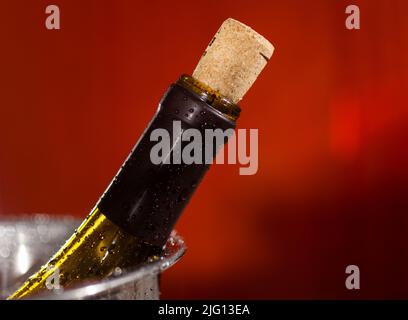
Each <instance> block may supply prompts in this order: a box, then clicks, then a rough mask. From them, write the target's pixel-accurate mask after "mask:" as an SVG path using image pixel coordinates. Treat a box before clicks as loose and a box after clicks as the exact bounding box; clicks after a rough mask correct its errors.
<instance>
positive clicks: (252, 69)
mask: <svg viewBox="0 0 408 320" xmlns="http://www.w3.org/2000/svg"><path fill="white" fill-rule="evenodd" d="M273 50H274V47H273V45H272V44H271V43H270V42H269V41H268V40H266V39H265V38H264V37H263V36H261V35H260V34H259V33H257V32H255V31H254V30H252V29H251V28H250V27H248V26H246V25H244V24H243V23H241V22H239V21H237V20H234V19H231V18H229V19H227V20H225V21H224V23H223V24H222V25H221V27H220V29H219V30H218V31H217V33H216V34H215V36H214V38H213V39H212V40H211V42H210V44H209V45H208V47H207V49H206V50H205V52H204V54H203V56H202V57H201V59H200V61H199V62H198V65H197V67H196V69H195V70H194V72H193V77H194V78H195V79H197V80H199V81H200V82H202V83H204V84H206V85H207V86H209V87H210V88H211V89H213V90H216V91H218V92H219V93H220V94H221V95H223V96H224V97H226V98H227V99H228V100H230V101H231V102H233V103H237V102H238V101H240V100H241V99H242V97H243V96H244V95H245V93H246V92H247V91H248V90H249V88H250V87H251V86H252V84H253V83H254V82H255V80H256V78H257V77H258V75H259V74H260V73H261V71H262V69H263V68H264V67H265V66H266V64H267V62H268V60H269V59H270V57H271V56H272V53H273Z"/></svg>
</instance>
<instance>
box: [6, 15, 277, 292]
mask: <svg viewBox="0 0 408 320" xmlns="http://www.w3.org/2000/svg"><path fill="white" fill-rule="evenodd" d="M272 53H273V47H272V45H271V44H270V43H269V42H268V41H267V40H266V39H264V38H263V37H262V36H260V35H259V34H257V33H256V32H255V31H254V30H252V29H251V28H249V27H247V26H246V25H244V24H242V23H240V22H238V21H236V20H233V19H227V20H226V21H225V22H224V23H223V24H222V26H221V27H220V29H219V30H218V32H217V34H216V35H215V37H214V38H213V40H212V41H211V42H210V44H209V45H208V47H207V49H206V51H205V52H204V54H203V56H202V58H201V59H200V62H199V63H198V65H197V67H196V69H195V71H194V73H193V75H192V76H188V75H182V76H181V77H180V78H179V79H178V81H176V82H175V83H174V84H172V85H171V86H170V87H169V89H168V90H167V92H166V93H165V95H164V96H163V98H162V100H161V102H160V103H159V106H158V109H157V112H156V114H155V115H154V117H153V119H152V121H151V122H150V124H149V125H148V127H147V129H146V130H145V132H144V133H143V135H142V137H141V138H140V139H139V141H138V142H137V143H136V145H135V147H134V148H133V150H132V152H131V153H130V155H129V156H128V158H127V159H126V161H125V162H124V164H123V165H122V167H121V168H120V170H119V171H118V173H117V174H116V176H115V177H114V179H113V181H112V182H111V183H110V185H109V186H108V188H107V189H106V191H105V192H104V193H103V195H102V197H101V198H100V199H99V201H98V202H97V204H96V206H95V207H94V209H93V210H92V211H91V213H90V214H89V215H88V217H87V218H86V219H85V220H84V221H83V223H82V224H81V225H80V227H79V228H78V229H77V230H76V232H75V233H74V234H73V235H72V236H71V237H70V238H69V239H68V241H67V242H66V243H65V244H64V245H63V246H62V248H61V249H60V250H59V251H58V252H57V253H56V254H55V255H54V256H53V257H52V258H51V259H50V260H49V261H48V262H47V263H46V264H45V265H44V266H42V267H41V269H40V270H39V271H38V272H37V273H36V274H34V275H33V276H31V277H30V278H29V279H28V280H27V281H26V282H25V283H24V284H23V285H22V286H21V287H20V288H19V289H18V290H17V291H16V292H15V293H14V294H12V295H11V296H10V297H9V299H20V298H30V297H33V296H35V295H37V294H44V293H47V291H46V290H47V279H48V278H49V277H50V276H52V275H54V274H55V272H56V271H57V270H58V273H59V284H60V286H61V287H62V288H64V289H66V288H69V287H72V286H75V285H77V284H79V283H80V282H82V281H84V280H89V279H103V278H106V277H108V276H110V275H111V274H112V273H113V271H114V270H115V268H117V267H120V268H129V267H134V266H137V265H139V264H142V263H145V262H146V261H147V259H155V258H157V257H158V256H159V255H160V253H161V251H162V249H163V246H164V245H165V243H166V241H167V239H168V237H169V235H170V233H171V231H172V229H173V227H174V225H175V223H176V221H177V219H178V218H179V216H180V214H181V212H182V211H183V209H184V208H185V206H186V205H187V203H188V201H189V199H190V198H191V196H192V194H193V192H194V190H195V189H196V188H197V186H198V185H199V183H200V181H201V180H202V178H203V176H204V175H205V173H206V171H207V170H208V168H209V165H210V164H209V163H208V161H206V159H205V154H203V161H201V162H198V163H188V164H187V163H185V162H183V159H181V161H175V160H174V159H180V154H176V153H179V152H180V150H183V147H184V146H185V145H186V143H187V142H186V141H183V139H179V138H178V137H179V136H180V134H181V132H183V131H185V130H187V129H189V128H195V129H197V130H199V131H200V132H201V133H203V135H204V132H205V130H206V129H213V130H214V129H221V130H223V131H225V130H227V129H233V128H235V123H236V120H237V119H238V117H239V114H240V107H239V106H238V104H237V103H238V101H239V100H240V99H241V98H242V97H243V95H244V94H245V93H246V91H247V90H248V89H249V88H250V86H251V85H252V84H253V82H254V81H255V79H256V78H257V76H258V74H259V73H260V72H261V71H262V69H263V68H264V67H265V65H266V63H267V60H268V59H269V58H270V57H271V55H272ZM174 123H178V124H179V126H180V129H181V130H176V129H175V128H176V126H175V125H174ZM156 129H165V130H167V132H169V135H170V136H171V137H172V138H171V141H172V142H173V144H172V146H171V148H169V149H168V150H167V153H166V154H164V155H162V156H163V157H162V158H165V159H168V160H169V161H162V162H161V163H157V162H155V161H152V159H151V150H152V148H153V147H154V146H155V145H156V144H157V141H155V140H154V139H152V138H151V136H152V132H153V131H154V130H156ZM202 143H203V145H202V150H204V149H205V145H204V143H205V142H204V139H203V141H202ZM223 143H225V139H224V141H221V142H220V141H218V140H216V141H215V144H214V146H213V148H214V150H218V149H219V147H220V145H222V144H223Z"/></svg>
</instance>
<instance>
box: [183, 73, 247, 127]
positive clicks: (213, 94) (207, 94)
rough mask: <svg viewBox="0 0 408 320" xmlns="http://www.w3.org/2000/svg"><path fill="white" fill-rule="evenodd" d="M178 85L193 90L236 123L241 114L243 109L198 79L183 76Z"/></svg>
mask: <svg viewBox="0 0 408 320" xmlns="http://www.w3.org/2000/svg"><path fill="white" fill-rule="evenodd" d="M177 84H178V85H181V86H183V87H184V88H186V89H190V90H192V91H193V92H194V93H196V94H197V95H198V96H199V98H200V99H201V100H202V101H204V102H206V103H208V104H209V105H211V106H212V107H213V108H215V109H217V110H218V111H221V112H222V113H223V114H224V115H225V116H227V117H228V118H230V119H232V120H234V121H236V120H237V119H238V118H239V115H240V113H241V108H240V107H239V106H238V105H237V104H236V103H233V102H231V101H230V100H228V99H227V98H225V97H224V96H222V95H221V94H220V93H219V92H218V91H216V90H213V89H212V88H210V87H209V86H207V85H206V84H204V83H202V82H200V81H198V80H197V79H195V78H193V77H191V76H189V75H187V74H183V75H182V76H181V77H180V78H179V79H178V81H177Z"/></svg>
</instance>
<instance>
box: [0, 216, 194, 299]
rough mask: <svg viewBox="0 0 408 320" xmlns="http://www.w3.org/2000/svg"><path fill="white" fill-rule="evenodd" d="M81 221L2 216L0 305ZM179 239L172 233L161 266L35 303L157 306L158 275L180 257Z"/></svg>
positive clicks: (152, 265)
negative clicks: (143, 302) (99, 302)
mask: <svg viewBox="0 0 408 320" xmlns="http://www.w3.org/2000/svg"><path fill="white" fill-rule="evenodd" d="M80 223H81V221H80V220H78V219H75V218H73V217H69V216H63V217H58V216H50V215H46V214H36V215H25V216H15V217H14V216H0V299H5V298H6V297H8V296H9V295H10V294H11V293H13V292H14V291H15V290H16V289H17V288H19V287H20V286H21V285H22V284H23V283H24V281H25V280H26V279H27V278H28V277H29V276H30V275H31V274H33V273H34V272H35V271H37V270H38V269H39V268H40V267H41V265H43V264H44V263H46V262H47V260H48V259H49V258H50V256H51V255H52V254H53V253H55V252H56V251H57V250H58V249H59V248H60V247H61V245H62V244H64V242H65V241H66V240H67V239H68V237H69V236H70V235H71V234H72V233H73V232H74V230H75V228H77V227H78V226H79V225H80ZM185 249H186V248H185V245H184V241H183V239H182V238H181V237H180V236H178V235H177V234H176V233H175V232H173V233H172V235H171V237H170V238H169V240H168V241H167V244H166V247H165V250H164V252H163V254H162V256H161V257H160V259H159V260H157V261H155V262H151V263H146V264H145V265H143V266H141V267H137V268H135V269H129V270H120V269H119V271H120V272H115V274H116V275H115V276H114V277H112V278H109V279H106V280H103V281H98V282H87V283H86V284H85V283H84V284H83V285H82V286H80V287H76V288H75V289H69V290H65V291H62V290H51V291H50V293H49V294H47V295H44V296H41V297H38V299H64V300H65V299H74V300H77V299H104V300H106V299H112V300H117V299H125V300H157V299H159V297H160V287H159V276H160V273H161V272H163V271H164V270H166V269H168V268H169V267H171V266H172V265H174V264H175V263H176V262H177V261H178V260H179V259H180V258H181V257H182V255H183V254H184V252H185Z"/></svg>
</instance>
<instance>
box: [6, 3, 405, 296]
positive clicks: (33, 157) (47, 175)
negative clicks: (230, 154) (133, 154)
mask: <svg viewBox="0 0 408 320" xmlns="http://www.w3.org/2000/svg"><path fill="white" fill-rule="evenodd" d="M51 3H52V4H56V5H58V6H59V7H60V10H61V30H58V31H49V30H47V29H46V28H45V27H44V21H45V18H46V15H45V12H44V11H45V7H46V6H47V5H48V4H50V1H2V2H1V4H0V21H1V22H0V26H1V27H0V39H1V51H0V59H1V60H0V61H1V63H0V66H1V71H0V72H1V76H0V93H1V95H0V147H1V151H0V214H7V213H27V212H29V213H31V212H32V213H34V212H48V213H55V214H74V215H76V216H78V217H85V215H86V214H87V213H88V212H89V210H90V209H91V208H92V206H93V205H94V203H95V202H96V200H97V199H98V197H99V196H100V194H101V193H102V192H103V190H104V189H105V187H106V185H107V184H108V183H109V182H110V179H111V178H112V177H113V175H114V174H115V173H116V171H117V168H118V167H119V166H120V165H121V163H122V161H123V160H124V158H125V157H126V156H127V154H128V152H129V151H130V149H131V148H132V146H133V145H134V143H135V142H136V140H137V139H138V137H139V135H140V134H141V133H142V132H143V129H144V128H145V126H146V125H147V123H148V122H149V120H150V118H151V117H152V115H153V114H154V112H155V109H156V107H157V103H158V102H159V100H160V98H161V96H162V94H163V93H164V91H165V90H166V88H167V86H168V85H169V84H170V83H171V82H172V81H174V80H176V79H177V77H178V76H179V75H180V74H181V73H191V72H192V70H193V69H194V66H195V64H196V63H197V62H198V60H199V58H200V55H201V53H202V52H203V50H204V48H205V47H206V45H207V43H208V42H209V40H210V39H211V37H212V35H213V34H214V33H215V31H216V30H217V28H218V27H219V25H220V24H221V23H222V21H223V20H224V19H226V18H228V17H234V18H236V19H238V20H241V21H242V22H244V23H246V24H248V25H250V26H252V27H253V28H254V29H255V30H257V31H258V32H260V33H261V34H263V35H264V36H265V37H266V38H268V39H269V40H270V41H271V42H272V43H273V44H274V45H275V47H276V51H275V54H274V56H273V58H272V59H271V61H270V63H269V65H268V66H267V68H266V69H265V71H264V72H263V74H262V75H261V76H260V78H259V80H258V82H257V83H256V84H255V85H254V87H253V89H252V90H251V91H250V92H249V93H248V94H247V96H246V97H245V99H244V100H243V102H242V104H241V106H242V109H243V112H242V116H241V119H240V120H239V127H240V128H258V129H259V134H260V137H259V139H260V141H259V171H258V173H257V174H256V175H254V176H240V175H239V173H238V166H231V165H217V166H213V168H212V169H211V170H210V172H209V174H208V175H207V177H206V179H205V181H204V182H203V183H202V185H201V186H200V188H199V190H198V191H197V193H196V194H195V196H194V198H193V200H192V201H191V203H190V205H189V206H188V208H187V210H186V211H185V213H184V215H183V216H182V218H181V220H180V222H179V223H178V225H177V229H178V230H179V232H180V233H181V234H182V235H183V236H184V237H185V240H186V242H187V244H188V247H189V250H188V252H187V254H186V255H185V257H184V258H183V259H182V260H181V261H180V262H179V263H178V265H176V266H175V267H174V268H173V269H172V270H169V271H168V272H166V273H165V275H164V276H163V279H162V293H163V295H162V296H163V297H164V298H351V299H353V298H408V254H407V249H406V246H407V245H408V237H407V231H408V216H407V213H408V151H407V140H408V130H407V128H408V127H407V125H408V104H407V90H408V86H407V80H408V41H407V40H408V19H407V18H406V17H407V13H408V2H406V1H403V0H400V1H396V0H395V1H388V0H379V1H372V0H366V1H328V0H316V1H300V0H299V1H294V0H290V1H287V0H285V1H283V0H282V1H280V0H279V1H237V0H234V1H232V0H231V1H185V0H180V1H148V2H146V1H143V2H142V1H140V2H138V1H88V0H87V1H62V0H58V1H51ZM349 4H357V5H358V6H359V7H360V10H361V30H358V31H350V30H347V29H346V28H345V25H344V21H345V18H346V14H345V8H346V6H347V5H349ZM349 264H357V265H358V266H359V267H360V270H361V290H359V291H348V290H346V288H345V285H344V281H345V278H346V275H345V268H346V266H347V265H349Z"/></svg>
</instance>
